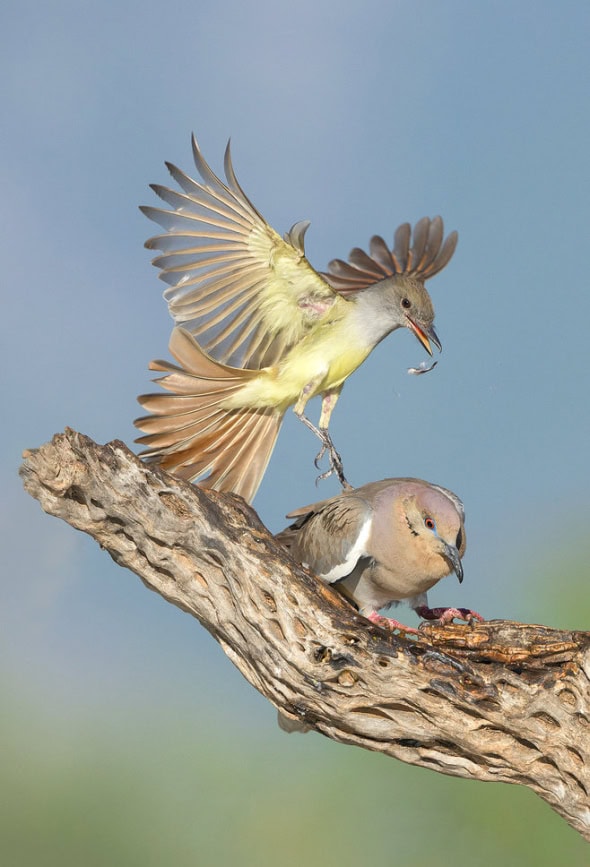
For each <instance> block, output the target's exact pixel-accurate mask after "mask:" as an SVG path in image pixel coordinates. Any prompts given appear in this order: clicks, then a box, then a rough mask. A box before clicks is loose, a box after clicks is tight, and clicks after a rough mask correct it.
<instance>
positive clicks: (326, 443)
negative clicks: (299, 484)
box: [293, 382, 352, 489]
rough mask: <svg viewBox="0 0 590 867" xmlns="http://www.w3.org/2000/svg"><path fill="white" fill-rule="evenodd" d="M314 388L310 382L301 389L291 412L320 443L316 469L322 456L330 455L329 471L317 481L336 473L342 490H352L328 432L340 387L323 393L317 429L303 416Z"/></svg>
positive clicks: (313, 384) (322, 474) (313, 383)
mask: <svg viewBox="0 0 590 867" xmlns="http://www.w3.org/2000/svg"><path fill="white" fill-rule="evenodd" d="M315 386H316V383H315V382H311V383H308V385H306V387H305V388H304V389H303V391H302V393H301V395H300V397H299V400H298V401H297V403H296V404H295V406H294V408H293V410H294V412H295V415H296V416H297V418H299V419H300V420H301V421H302V422H303V424H304V425H305V426H306V427H308V428H309V430H310V431H312V432H313V433H314V434H315V435H316V436H317V437H318V439H319V440H320V441H321V443H322V447H321V449H320V450H319V452H318V453H317V455H316V457H315V465H316V467H317V466H318V464H319V462H320V461H321V459H322V458H323V456H324V455H325V454H326V452H328V454H329V455H330V469H329V470H326V472H325V473H321V474H320V475H319V476H318V481H319V480H320V479H327V478H328V476H331V475H332V473H336V475H337V476H338V480H339V482H340V484H341V485H342V487H343V488H344V489H349V488H352V485H350V484H349V483H348V482H347V480H346V477H345V475H344V468H343V466H342V458H341V457H340V455H339V454H338V452H337V451H336V449H335V447H334V443H333V442H332V437H331V436H330V434H329V432H328V425H329V424H330V416H331V415H332V412H333V410H334V407H335V406H336V402H337V400H338V398H339V396H340V392H341V391H342V386H339V387H338V388H334V389H330V390H329V391H326V392H324V394H323V395H322V411H321V414H320V425H319V427H316V426H315V425H314V424H313V422H311V421H310V420H309V419H308V418H307V416H305V415H304V409H305V405H306V403H307V401H308V399H309V394H310V393H311V392H312V391H313V389H314V388H315Z"/></svg>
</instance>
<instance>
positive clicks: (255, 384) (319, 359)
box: [224, 302, 371, 411]
mask: <svg viewBox="0 0 590 867" xmlns="http://www.w3.org/2000/svg"><path fill="white" fill-rule="evenodd" d="M346 303H347V304H348V303H349V302H346ZM346 312H347V313H350V311H346ZM350 318H351V317H349V316H347V317H345V318H341V319H339V320H337V321H330V322H329V323H326V324H324V325H318V327H317V328H314V329H313V330H312V331H311V332H310V333H309V334H307V335H306V336H305V337H304V338H303V340H301V341H300V342H299V343H298V344H297V345H296V346H294V347H293V348H292V349H291V351H290V352H289V354H288V355H287V357H286V358H285V359H284V360H283V361H282V362H281V363H280V364H278V365H276V366H275V367H269V368H265V369H264V370H261V371H260V375H259V376H257V377H256V378H255V379H250V380H249V381H248V382H247V383H245V384H244V388H242V389H240V391H239V392H238V393H237V394H235V395H234V396H233V397H231V398H229V399H228V400H227V401H224V407H226V408H227V409H236V408H238V407H241V406H251V407H260V408H262V407H276V408H277V409H280V410H282V411H285V410H286V409H287V408H288V407H289V406H291V405H292V404H294V403H295V402H296V401H297V400H298V398H299V396H300V395H301V393H302V392H303V390H304V389H305V388H306V386H309V392H308V395H307V397H308V398H311V397H315V396H316V395H318V394H322V393H323V392H325V391H326V390H328V389H330V388H336V387H337V386H338V385H340V384H341V383H342V382H344V380H345V379H346V378H347V377H349V376H350V374H351V373H352V372H353V371H354V370H356V368H357V367H359V365H360V364H362V362H363V361H364V360H365V358H366V357H367V355H368V354H369V352H370V351H371V347H370V346H367V345H366V344H364V343H363V342H362V340H359V336H358V335H357V334H356V333H355V329H354V327H353V323H351V321H350Z"/></svg>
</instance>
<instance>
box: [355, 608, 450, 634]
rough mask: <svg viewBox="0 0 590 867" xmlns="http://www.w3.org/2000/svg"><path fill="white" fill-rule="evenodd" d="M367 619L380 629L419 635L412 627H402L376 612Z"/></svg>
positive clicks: (400, 624)
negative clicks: (397, 630)
mask: <svg viewBox="0 0 590 867" xmlns="http://www.w3.org/2000/svg"><path fill="white" fill-rule="evenodd" d="M441 610H442V609H441ZM367 619H368V620H370V621H371V623H374V624H375V625H376V626H380V627H381V629H389V630H391V632H393V631H394V630H395V629H399V631H400V632H407V633H409V634H410V635H419V634H420V633H419V632H418V630H417V629H414V627H413V626H404V624H403V623H400V622H399V621H398V620H392V619H391V617H382V616H381V614H377V612H376V611H371V613H370V614H369V615H368V618H367Z"/></svg>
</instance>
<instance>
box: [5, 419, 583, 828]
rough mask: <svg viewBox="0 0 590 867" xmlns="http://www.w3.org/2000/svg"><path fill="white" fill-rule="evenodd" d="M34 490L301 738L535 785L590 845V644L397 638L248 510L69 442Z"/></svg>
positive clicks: (535, 638) (480, 637)
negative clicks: (161, 601)
mask: <svg viewBox="0 0 590 867" xmlns="http://www.w3.org/2000/svg"><path fill="white" fill-rule="evenodd" d="M21 475H22V478H23V480H24V485H25V489H26V490H27V491H28V493H30V494H31V496H33V497H36V498H37V499H38V500H39V502H40V503H41V506H42V508H43V509H44V510H45V511H46V512H48V513H50V514H52V515H56V516H58V517H60V518H63V519H64V520H65V521H67V522H68V523H69V524H71V525H72V526H73V527H76V528H77V529H79V530H83V531H84V532H86V533H89V534H90V535H91V536H93V537H94V538H95V539H96V540H97V542H99V543H100V545H101V546H102V547H104V548H106V549H107V551H108V552H109V553H110V555H111V556H112V557H113V559H114V560H115V562H117V563H118V564H119V565H121V566H126V567H127V568H128V569H131V570H132V571H133V572H135V573H136V574H137V575H139V577H140V578H141V579H142V581H143V582H144V583H145V584H146V585H147V586H148V587H149V588H151V589H152V590H155V591H156V592H157V593H159V594H160V595H161V596H163V597H164V598H165V599H167V600H168V601H169V602H172V603H173V604H174V605H177V606H179V607H180V608H182V609H184V610H185V611H188V612H189V613H190V614H192V615H193V616H194V617H196V618H197V619H198V620H199V621H200V622H201V623H202V625H203V626H204V627H205V628H206V629H207V630H208V631H209V632H210V633H211V634H212V635H213V636H214V638H215V639H216V640H217V641H218V642H219V643H220V645H221V646H222V648H223V650H224V651H225V653H226V654H227V655H228V656H229V658H230V659H231V660H232V662H233V663H234V664H235V665H236V666H237V667H238V668H239V670H240V671H241V672H242V674H243V675H244V677H246V678H247V679H248V680H249V682H250V683H251V684H252V685H253V686H255V687H256V689H258V690H259V691H260V692H261V693H262V694H263V695H264V696H266V698H268V700H269V701H270V702H272V704H273V705H275V707H276V708H278V709H279V710H280V711H281V713H282V714H283V715H284V716H285V717H286V718H287V719H289V720H291V721H292V722H293V724H294V726H295V727H300V728H301V727H305V728H311V729H315V730H317V731H319V732H321V733H322V734H324V735H326V736H327V737H330V738H333V739H334V740H336V741H340V742H341V743H346V744H355V745H357V746H361V747H365V748H367V749H370V750H375V751H379V752H382V753H385V754H386V755H388V756H394V757H395V758H398V759H401V760H402V761H405V762H409V763H411V764H415V765H421V766H423V767H427V768H431V769H433V770H436V771H440V772H442V773H445V774H450V775H453V776H458V777H467V778H472V779H478V780H496V781H502V782H506V783H518V784H521V785H524V786H528V787H529V788H531V789H533V790H534V791H535V792H537V794H539V795H540V796H541V797H542V798H543V799H544V800H545V801H547V803H548V804H550V805H551V806H552V807H553V808H554V809H555V810H556V812H558V813H559V814H560V815H561V816H563V818H564V819H565V820H566V821H567V822H568V823H569V824H570V825H571V826H572V827H574V828H576V829H577V830H578V831H579V832H580V834H582V836H583V837H585V839H587V840H590V798H589V795H588V791H589V789H590V770H589V768H590V749H589V747H590V742H589V731H590V691H589V683H588V681H589V678H590V633H585V632H562V631H559V630H556V629H550V628H548V627H544V626H529V625H524V624H519V623H511V622H506V621H492V622H487V623H483V624H477V625H474V626H467V625H449V626H446V627H439V626H435V625H429V626H425V627H424V630H423V631H424V635H423V637H421V638H419V639H418V640H414V639H409V638H407V639H406V638H402V637H398V636H396V635H390V634H387V633H385V632H384V631H382V630H381V629H379V628H377V627H375V626H373V625H371V624H370V623H369V622H368V621H367V620H365V619H364V618H362V617H361V616H360V615H358V614H357V613H356V612H355V611H354V610H353V609H352V608H351V607H350V606H349V605H348V603H347V602H346V601H344V600H343V599H342V598H341V597H340V596H339V595H338V593H337V592H335V591H334V590H333V589H332V588H330V587H325V586H323V585H322V584H321V583H320V582H319V581H318V580H317V579H315V578H314V577H313V576H311V575H309V574H307V573H306V572H305V571H304V570H302V569H301V568H299V567H297V566H296V564H295V563H294V562H293V561H292V560H291V559H290V558H289V557H288V556H287V555H286V554H285V552H284V551H283V550H282V549H281V547H280V546H279V545H278V544H277V543H276V542H275V540H274V539H273V537H272V535H271V534H270V533H269V532H268V530H266V528H265V527H264V526H263V525H262V524H261V522H260V520H259V518H258V516H257V515H256V513H255V512H254V511H253V510H252V509H251V508H250V507H249V506H247V505H246V504H245V503H244V501H243V500H242V499H241V498H239V497H235V496H232V495H225V494H218V493H215V492H207V491H203V490H201V489H200V488H196V487H194V486H192V485H189V484H186V483H185V482H182V481H179V480H177V479H175V478H174V477H172V476H169V475H167V474H166V473H162V472H159V471H158V470H155V471H154V470H152V469H150V468H149V467H147V466H146V465H145V464H143V463H141V462H140V461H139V460H138V459H137V458H136V457H135V456H134V455H133V454H132V453H131V452H130V451H129V450H128V449H127V448H126V447H125V445H124V444H123V443H121V442H118V441H115V442H112V443H109V444H107V445H105V446H98V445H96V443H94V442H93V441H92V440H90V439H89V438H88V437H85V436H83V435H82V434H79V433H76V432H75V431H72V430H69V429H68V430H66V432H65V433H63V434H58V435H56V436H55V437H54V438H53V440H52V442H51V443H47V444H46V445H44V446H42V447H41V448H40V449H35V450H30V451H27V452H26V453H25V461H24V464H23V466H22V468H21Z"/></svg>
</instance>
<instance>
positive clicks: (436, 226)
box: [323, 217, 459, 296]
mask: <svg viewBox="0 0 590 867" xmlns="http://www.w3.org/2000/svg"><path fill="white" fill-rule="evenodd" d="M443 238H444V226H443V221H442V217H434V218H433V219H432V220H431V219H430V218H429V217H422V219H421V220H418V222H417V223H416V225H415V226H414V231H413V232H412V227H411V226H410V224H409V223H402V225H401V226H398V228H397V229H396V231H395V235H394V239H393V249H392V250H390V249H389V247H388V246H387V244H386V243H385V241H384V240H383V238H382V237H381V236H380V235H373V237H372V238H371V241H370V245H369V253H365V251H364V250H361V248H360V247H354V249H352V250H351V251H350V254H349V257H348V262H344V261H343V260H342V259H332V261H331V262H330V263H329V265H328V272H327V273H325V274H324V275H323V276H324V277H325V278H326V280H327V281H328V282H329V283H330V285H331V286H332V287H333V288H334V289H335V290H336V291H337V292H338V293H339V294H340V295H344V296H346V293H349V292H360V291H362V290H363V289H366V288H367V286H370V285H371V284H372V283H376V282H377V281H378V280H384V279H385V278H386V277H392V276H395V275H403V276H404V277H414V278H416V279H417V280H421V281H422V282H424V281H425V280H428V279H429V278H430V277H434V275H435V274H438V272H439V271H442V269H443V268H444V267H445V265H447V264H448V263H449V261H450V259H451V256H452V255H453V253H454V252H455V247H456V246H457V241H458V238H459V236H458V234H457V232H451V233H450V235H448V236H447V238H446V239H444V240H443Z"/></svg>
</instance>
